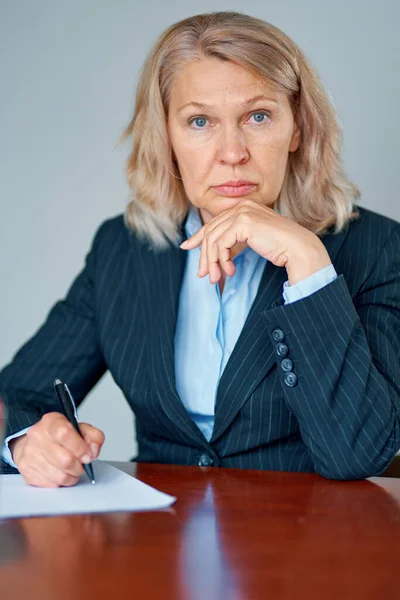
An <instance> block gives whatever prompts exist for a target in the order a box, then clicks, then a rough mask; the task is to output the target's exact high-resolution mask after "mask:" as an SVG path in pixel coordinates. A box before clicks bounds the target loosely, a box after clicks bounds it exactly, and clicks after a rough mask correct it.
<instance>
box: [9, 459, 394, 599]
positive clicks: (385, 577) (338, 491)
mask: <svg viewBox="0 0 400 600" xmlns="http://www.w3.org/2000/svg"><path fill="white" fill-rule="evenodd" d="M113 464H114V465H115V466H118V467H119V468H121V469H122V470H124V471H126V472H128V473H131V474H133V475H136V476H137V477H138V478H139V479H141V480H142V481H144V482H146V483H149V484H150V485H153V486H154V487H156V488H158V489H160V490H162V491H164V492H167V493H169V494H173V495H176V496H177V497H178V500H177V502H176V504H175V505H174V506H173V507H171V508H170V509H168V510H165V511H159V512H148V513H114V514H108V515H86V516H70V517H47V518H32V519H19V520H14V521H7V522H5V523H3V524H2V525H1V526H0V536H1V541H0V563H1V564H0V597H1V599H2V600H22V599H23V600H25V599H26V600H36V599H38V600H39V599H40V600H72V599H73V600H92V599H96V600H103V599H104V600H106V599H107V600H124V599H128V598H129V599H130V600H132V599H135V600H136V599H138V600H152V599H153V598H157V599H160V600H169V599H171V600H172V599H173V600H181V599H182V600H183V599H194V600H200V599H205V600H225V599H227V600H254V599H258V598H262V599H273V600H280V599H285V600H286V599H287V600H289V599H290V600H293V599H299V600H301V599H307V600H310V599H314V598H318V599H319V600H330V599H335V600H337V599H340V600H348V599H351V600H373V599H375V598H376V599H379V600H386V599H387V600H392V599H395V598H399V597H400V574H399V569H400V480H397V479H389V478H373V479H371V480H368V481H359V482H358V481H357V482H335V481H329V480H326V479H323V478H322V477H319V476H317V475H305V474H297V473H279V472H262V471H240V470H234V469H214V468H200V467H179V466H173V465H151V464H137V465H136V464H135V463H113ZM10 477H12V475H10ZM11 555H13V556H14V558H11Z"/></svg>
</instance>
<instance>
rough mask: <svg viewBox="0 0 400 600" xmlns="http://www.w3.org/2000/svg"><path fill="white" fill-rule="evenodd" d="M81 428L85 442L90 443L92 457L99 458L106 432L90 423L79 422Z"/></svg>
mask: <svg viewBox="0 0 400 600" xmlns="http://www.w3.org/2000/svg"><path fill="white" fill-rule="evenodd" d="M79 429H80V430H81V432H82V435H83V437H84V440H85V442H86V443H87V444H88V445H89V448H90V453H91V455H92V458H97V457H98V455H99V453H100V450H101V447H102V445H103V444H104V433H103V432H102V431H101V429H97V427H93V425H89V423H79Z"/></svg>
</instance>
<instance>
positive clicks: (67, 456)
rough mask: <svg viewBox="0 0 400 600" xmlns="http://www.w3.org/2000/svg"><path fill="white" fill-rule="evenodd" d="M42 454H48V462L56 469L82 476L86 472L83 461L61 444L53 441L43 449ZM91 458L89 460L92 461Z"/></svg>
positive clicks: (74, 475)
mask: <svg viewBox="0 0 400 600" xmlns="http://www.w3.org/2000/svg"><path fill="white" fill-rule="evenodd" d="M42 454H44V455H45V456H46V459H47V460H48V462H49V463H50V464H51V465H52V466H53V467H54V468H55V469H57V470H60V471H63V472H65V473H66V474H67V475H71V476H72V477H81V476H82V475H83V473H84V469H83V465H82V463H81V461H80V460H79V459H78V458H76V456H74V455H73V454H72V453H71V452H69V451H68V450H66V449H65V448H63V446H60V445H59V444H55V443H52V444H51V445H48V446H47V447H46V450H45V452H43V451H42ZM90 460H91V457H88V462H90Z"/></svg>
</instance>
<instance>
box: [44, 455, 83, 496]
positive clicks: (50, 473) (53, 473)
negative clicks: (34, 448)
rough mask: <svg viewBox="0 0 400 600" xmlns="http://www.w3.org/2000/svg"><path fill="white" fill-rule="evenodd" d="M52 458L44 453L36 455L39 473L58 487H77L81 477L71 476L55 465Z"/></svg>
mask: <svg viewBox="0 0 400 600" xmlns="http://www.w3.org/2000/svg"><path fill="white" fill-rule="evenodd" d="M50 456H51V455H50V454H47V453H46V454H45V453H44V452H41V453H37V454H36V455H35V468H36V469H37V470H38V471H39V473H41V474H42V475H43V476H44V477H46V479H48V480H49V481H51V482H52V483H55V484H56V485H57V486H58V487H61V486H71V485H75V483H77V482H78V481H79V478H80V475H70V474H69V473H67V472H66V471H65V470H64V469H63V468H60V467H58V466H56V465H54V464H53V463H52V462H51V461H50Z"/></svg>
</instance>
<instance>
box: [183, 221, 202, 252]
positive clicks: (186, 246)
mask: <svg viewBox="0 0 400 600" xmlns="http://www.w3.org/2000/svg"><path fill="white" fill-rule="evenodd" d="M203 235H204V226H203V227H201V228H200V229H199V231H197V232H196V233H195V234H194V235H192V236H191V237H190V238H188V239H187V240H185V241H184V242H182V244H181V245H180V246H179V247H180V248H182V249H183V250H192V249H193V248H197V246H200V244H201V242H202V241H203Z"/></svg>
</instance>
